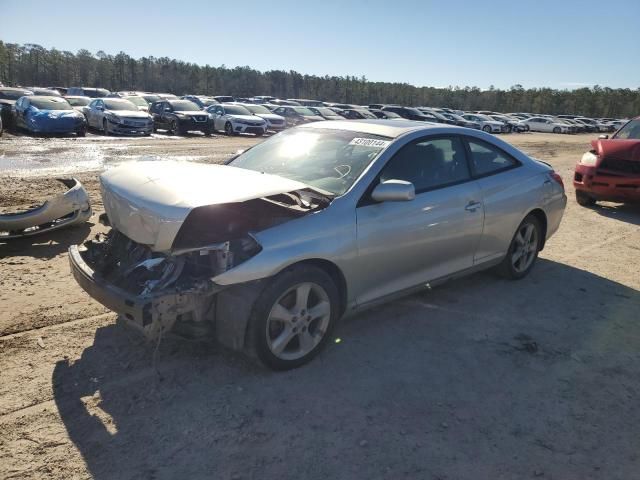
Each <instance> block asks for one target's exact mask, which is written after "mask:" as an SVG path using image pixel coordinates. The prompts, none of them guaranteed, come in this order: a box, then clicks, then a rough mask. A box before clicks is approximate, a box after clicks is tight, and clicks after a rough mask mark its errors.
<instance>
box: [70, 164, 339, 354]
mask: <svg viewBox="0 0 640 480" xmlns="http://www.w3.org/2000/svg"><path fill="white" fill-rule="evenodd" d="M202 167H204V166H202ZM202 167H191V166H188V167H183V168H187V169H189V170H191V171H192V173H199V175H198V176H197V178H200V179H202V178H203V176H205V175H207V173H208V172H210V171H214V172H215V173H216V175H215V176H212V177H210V182H207V184H206V190H205V189H203V190H202V191H200V192H195V191H193V190H191V191H188V192H185V193H184V194H178V193H177V192H178V188H181V185H178V186H177V187H175V188H174V186H173V185H172V182H175V178H176V175H177V173H179V172H176V173H174V172H173V170H172V169H171V168H168V167H167V169H166V172H164V173H162V170H163V166H162V164H156V165H155V168H154V173H153V175H154V177H153V180H154V181H153V183H149V182H147V181H145V177H144V176H142V175H141V174H140V173H139V171H136V170H135V167H134V168H129V169H128V175H122V172H116V174H115V175H114V174H111V177H107V178H106V179H105V178H104V176H105V175H107V174H103V178H101V182H102V190H103V200H104V204H105V209H106V211H107V213H106V214H105V215H102V216H101V218H100V220H101V222H102V223H104V224H105V225H107V226H109V227H110V230H109V231H108V233H107V234H100V235H98V236H97V237H96V238H95V239H93V240H90V241H88V242H85V243H84V244H83V245H80V246H73V247H71V248H70V250H69V254H70V255H69V258H70V263H71V270H72V272H73V275H74V277H75V278H76V280H77V282H78V283H79V284H80V286H81V287H82V288H83V289H84V290H85V291H87V292H88V293H89V294H90V295H91V296H92V297H93V298H95V299H96V300H98V301H99V302H100V303H102V304H103V305H105V306H107V307H108V308H110V309H111V310H113V311H115V312H117V313H119V314H120V315H121V318H122V319H124V320H125V321H126V323H127V324H129V325H133V326H135V327H136V328H137V329H138V330H141V331H142V332H143V333H144V335H145V336H146V337H147V338H148V339H155V338H158V336H159V335H162V334H163V332H169V331H175V332H177V333H183V334H186V335H188V336H200V335H202V334H205V335H211V334H214V335H215V337H216V338H217V339H218V340H220V341H221V342H222V343H223V344H226V345H227V346H230V347H232V348H240V347H242V344H243V341H244V326H245V325H246V320H247V319H248V315H249V313H250V309H251V305H252V303H253V298H254V297H255V296H256V295H257V293H258V289H259V285H258V284H260V283H261V282H260V281H257V282H252V285H248V284H242V285H231V286H223V285H219V284H216V283H215V282H214V280H213V279H214V278H216V277H217V276H219V275H221V274H223V273H225V272H227V271H229V270H231V269H233V268H235V267H236V266H238V265H240V264H242V263H244V262H246V261H247V260H249V259H251V258H252V257H254V256H255V255H257V254H258V253H259V252H260V251H261V250H262V247H261V246H260V245H259V244H258V242H257V241H256V239H255V237H254V236H253V234H254V233H257V232H260V231H263V230H266V229H268V228H271V227H274V226H275V225H278V224H280V223H283V222H287V221H291V220H294V219H296V218H300V217H302V216H305V215H307V214H309V213H312V212H315V211H317V210H319V209H322V208H324V207H325V206H326V205H328V199H327V198H324V197H323V196H322V195H318V194H317V193H316V192H313V191H310V190H306V191H305V189H304V188H303V189H301V190H299V189H296V190H290V188H291V186H292V185H291V182H290V181H283V182H281V183H282V185H280V186H279V185H277V183H278V180H277V179H270V178H269V177H267V176H265V175H262V174H259V173H256V172H249V171H241V170H240V169H235V168H232V167H217V168H212V167H209V168H210V169H211V170H210V169H209V168H207V169H205V168H202ZM255 175H260V177H255ZM232 177H237V178H234V179H235V180H245V179H246V182H255V183H256V185H257V182H258V181H261V182H262V183H261V188H256V192H257V195H256V197H253V198H251V197H250V196H249V195H248V194H247V193H246V192H245V193H243V196H242V197H239V196H238V191H237V190H233V189H232V188H229V185H226V186H225V185H223V184H224V183H225V180H229V179H230V178H232ZM120 178H121V179H120ZM246 182H245V183H243V184H244V185H245V188H246ZM138 183H143V184H144V189H142V188H137V186H138ZM300 185H301V184H294V185H293V186H294V187H298V186H300ZM217 186H219V187H220V188H219V189H217V188H216V187H217ZM265 186H266V187H268V188H265ZM302 186H304V185H302ZM223 188H226V189H227V191H228V192H229V193H226V194H223V193H224V192H223V193H221V191H222V190H223ZM210 192H215V193H210ZM265 193H266V195H261V194H265ZM214 195H215V198H214ZM258 195H259V196H258ZM176 205H179V208H178V207H176Z"/></svg>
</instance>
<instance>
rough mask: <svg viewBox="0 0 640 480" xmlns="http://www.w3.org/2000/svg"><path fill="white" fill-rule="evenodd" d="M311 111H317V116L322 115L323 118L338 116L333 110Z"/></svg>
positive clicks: (316, 109)
mask: <svg viewBox="0 0 640 480" xmlns="http://www.w3.org/2000/svg"><path fill="white" fill-rule="evenodd" d="M313 110H315V111H317V112H318V114H319V115H324V116H327V117H339V116H340V115H338V114H337V113H336V112H334V111H333V110H331V109H329V108H314V109H313Z"/></svg>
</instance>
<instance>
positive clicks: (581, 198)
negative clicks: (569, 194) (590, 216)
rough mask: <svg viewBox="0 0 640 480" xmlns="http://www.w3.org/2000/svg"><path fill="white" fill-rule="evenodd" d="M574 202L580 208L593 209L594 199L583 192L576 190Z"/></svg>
mask: <svg viewBox="0 0 640 480" xmlns="http://www.w3.org/2000/svg"><path fill="white" fill-rule="evenodd" d="M576 202H577V203H578V205H580V206H582V207H593V206H594V205H595V204H596V199H595V198H593V197H592V196H591V195H589V194H587V193H585V192H583V191H580V190H576Z"/></svg>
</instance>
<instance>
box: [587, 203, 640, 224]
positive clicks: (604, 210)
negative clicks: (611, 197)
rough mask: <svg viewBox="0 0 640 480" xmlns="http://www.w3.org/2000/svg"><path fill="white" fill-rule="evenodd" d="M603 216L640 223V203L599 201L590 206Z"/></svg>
mask: <svg viewBox="0 0 640 480" xmlns="http://www.w3.org/2000/svg"><path fill="white" fill-rule="evenodd" d="M590 208H591V209H592V210H593V211H594V212H596V213H598V214H599V215H602V216H603V217H607V218H612V219H614V220H619V221H621V222H625V223H629V224H631V225H640V204H631V203H620V204H615V203H608V204H606V205H605V204H602V203H598V204H596V205H594V206H593V207H590Z"/></svg>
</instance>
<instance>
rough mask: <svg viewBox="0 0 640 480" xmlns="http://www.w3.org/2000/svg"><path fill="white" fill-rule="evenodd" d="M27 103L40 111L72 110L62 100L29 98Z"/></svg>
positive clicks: (67, 103)
mask: <svg viewBox="0 0 640 480" xmlns="http://www.w3.org/2000/svg"><path fill="white" fill-rule="evenodd" d="M29 103H30V104H31V105H32V106H34V107H36V108H38V109H40V110H73V107H72V106H71V105H69V102H67V101H66V100H65V99H64V98H57V97H54V98H46V97H37V96H36V97H31V99H30V100H29Z"/></svg>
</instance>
